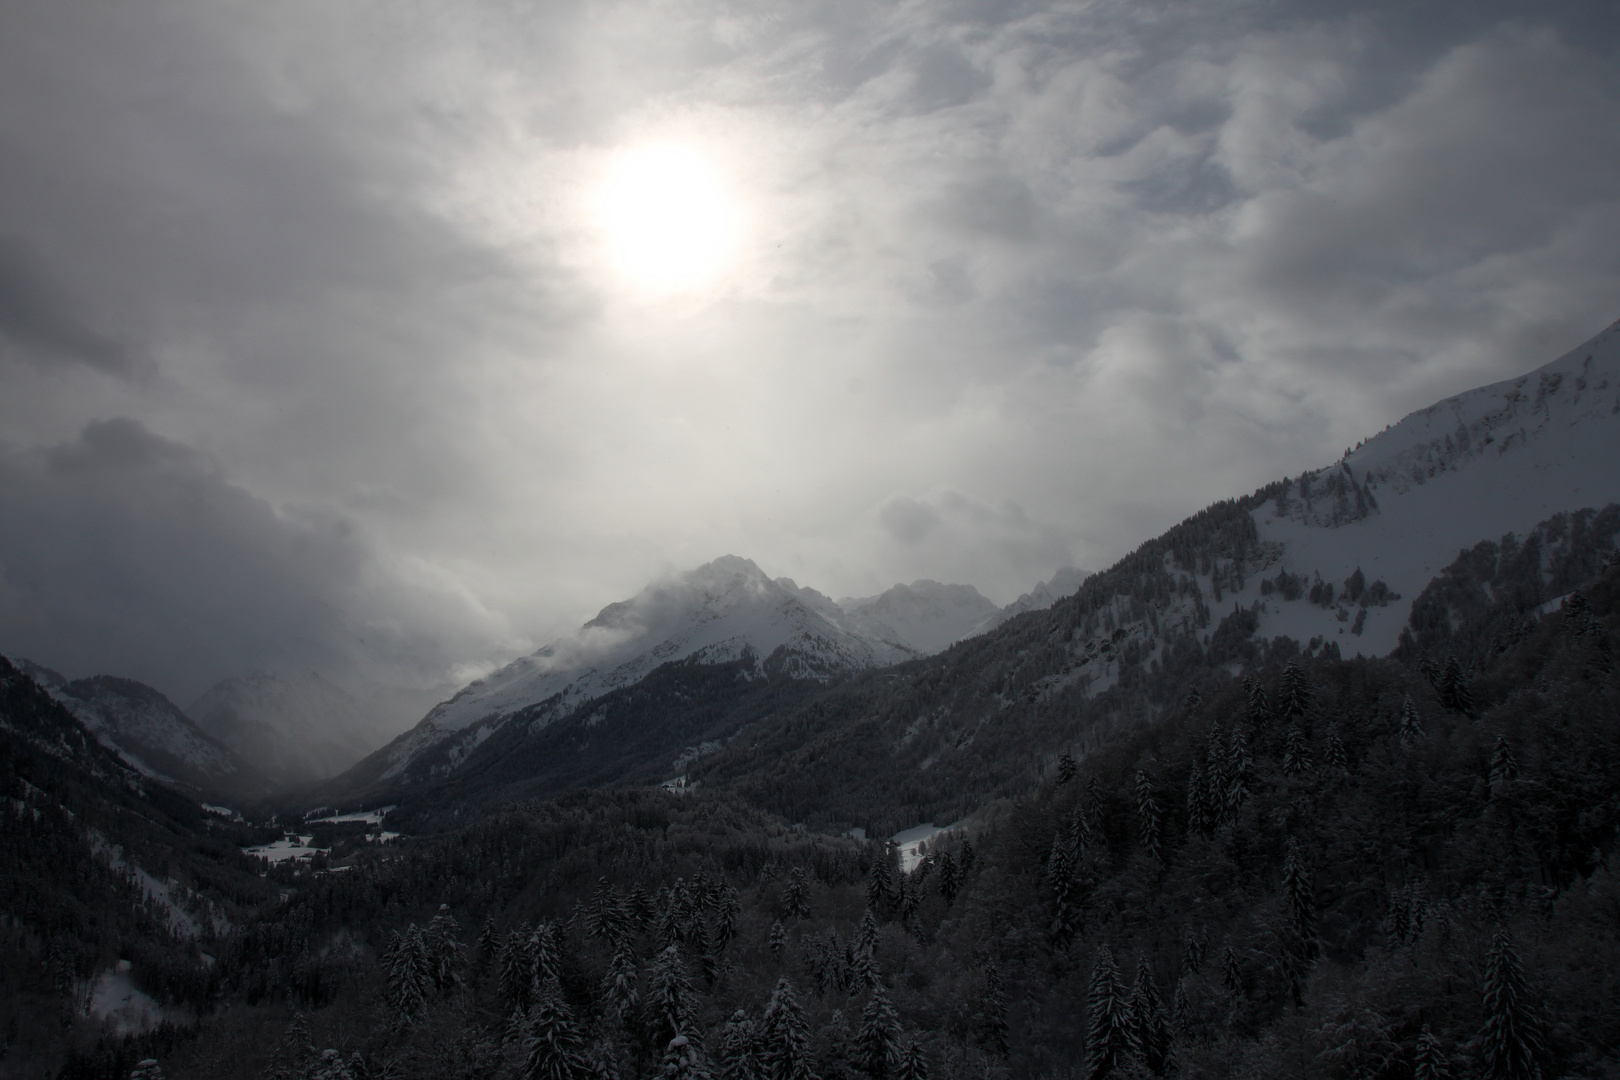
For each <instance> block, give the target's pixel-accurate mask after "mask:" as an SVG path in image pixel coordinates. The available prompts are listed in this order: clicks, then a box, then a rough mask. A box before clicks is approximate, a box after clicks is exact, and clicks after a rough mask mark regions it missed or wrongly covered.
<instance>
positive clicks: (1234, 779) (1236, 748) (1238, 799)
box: [1222, 724, 1254, 821]
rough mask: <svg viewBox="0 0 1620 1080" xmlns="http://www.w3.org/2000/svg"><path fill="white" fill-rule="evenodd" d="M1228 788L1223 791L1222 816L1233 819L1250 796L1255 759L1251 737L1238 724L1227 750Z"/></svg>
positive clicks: (1233, 730) (1226, 778) (1226, 776)
mask: <svg viewBox="0 0 1620 1080" xmlns="http://www.w3.org/2000/svg"><path fill="white" fill-rule="evenodd" d="M1225 772H1226V775H1225V781H1226V790H1225V791H1224V792H1223V799H1224V805H1223V807H1222V811H1223V813H1222V817H1223V819H1224V820H1226V821H1231V820H1233V819H1234V818H1236V817H1237V814H1238V811H1239V810H1241V809H1242V808H1243V801H1244V799H1245V798H1247V797H1248V794H1249V786H1250V784H1251V783H1252V777H1253V773H1254V760H1253V759H1252V758H1251V757H1250V756H1249V737H1248V735H1247V734H1246V733H1245V732H1244V730H1243V725H1242V724H1238V725H1236V726H1234V727H1233V728H1232V741H1231V744H1230V746H1229V747H1228V749H1227V752H1226V770H1225Z"/></svg>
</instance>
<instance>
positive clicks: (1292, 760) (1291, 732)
mask: <svg viewBox="0 0 1620 1080" xmlns="http://www.w3.org/2000/svg"><path fill="white" fill-rule="evenodd" d="M1310 767H1311V748H1310V743H1309V742H1307V741H1306V739H1305V729H1304V728H1303V727H1301V726H1300V723H1299V721H1298V720H1297V719H1296V720H1290V721H1289V723H1288V738H1287V741H1286V743H1285V744H1284V747H1283V772H1284V773H1286V774H1288V775H1289V776H1299V775H1301V774H1302V773H1305V772H1308V771H1309V770H1310Z"/></svg>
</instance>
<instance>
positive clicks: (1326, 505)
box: [1228, 323, 1620, 656]
mask: <svg viewBox="0 0 1620 1080" xmlns="http://www.w3.org/2000/svg"><path fill="white" fill-rule="evenodd" d="M1616 501H1620V323H1616V324H1615V325H1614V326H1611V327H1609V328H1608V329H1607V330H1605V331H1603V332H1602V333H1600V334H1598V335H1597V336H1596V337H1595V338H1593V339H1592V340H1591V341H1589V342H1587V343H1585V344H1584V345H1582V346H1580V347H1579V348H1576V349H1573V350H1571V351H1570V352H1568V353H1566V354H1564V355H1563V356H1561V357H1559V358H1558V359H1556V360H1554V361H1553V362H1552V363H1550V364H1547V365H1545V366H1543V367H1541V368H1538V369H1537V370H1535V371H1532V372H1530V373H1529V374H1526V375H1522V376H1519V377H1518V378H1516V379H1509V380H1505V381H1503V382H1499V383H1494V384H1492V385H1489V386H1483V387H1480V388H1479V389H1477V390H1471V391H1469V392H1467V393H1464V394H1458V395H1457V396H1455V397H1451V398H1447V399H1446V400H1444V401H1441V402H1438V403H1437V404H1435V405H1432V406H1430V407H1429V408H1427V409H1423V410H1420V411H1418V412H1415V413H1413V414H1412V415H1410V416H1408V417H1406V418H1405V419H1403V420H1402V421H1401V422H1400V423H1398V424H1396V425H1394V426H1393V427H1391V428H1389V429H1387V430H1385V431H1384V432H1382V433H1381V434H1379V435H1377V436H1375V437H1374V438H1372V439H1369V440H1367V442H1366V443H1364V444H1363V445H1362V446H1360V447H1358V448H1357V449H1356V450H1355V451H1354V452H1352V453H1351V454H1349V455H1348V456H1347V457H1346V458H1345V459H1344V460H1343V461H1341V462H1340V463H1338V464H1337V465H1334V466H1330V467H1329V468H1326V469H1320V470H1317V471H1315V472H1311V473H1307V474H1305V475H1303V476H1302V477H1300V479H1299V481H1298V482H1296V483H1289V482H1287V481H1285V482H1284V484H1283V486H1282V489H1281V490H1280V491H1278V492H1277V493H1276V494H1275V495H1274V497H1273V498H1272V500H1271V503H1270V505H1269V506H1268V507H1266V508H1264V509H1260V510H1257V511H1256V512H1255V522H1256V526H1257V528H1258V530H1259V536H1260V539H1261V542H1262V543H1263V544H1265V545H1268V547H1274V549H1275V550H1276V551H1277V552H1278V557H1277V559H1276V561H1275V562H1274V563H1272V564H1270V565H1268V566H1267V567H1266V568H1265V569H1264V570H1262V571H1260V573H1261V574H1262V575H1271V576H1272V578H1273V583H1274V584H1275V578H1276V574H1279V573H1288V574H1291V575H1295V576H1298V577H1300V578H1302V579H1306V580H1305V589H1306V590H1309V588H1310V587H1311V585H1312V584H1314V583H1315V581H1316V580H1317V579H1318V578H1320V580H1321V581H1322V583H1323V585H1324V586H1327V585H1332V586H1333V587H1334V590H1335V596H1336V599H1329V600H1326V601H1325V602H1324V601H1318V602H1317V603H1315V604H1312V603H1309V602H1286V601H1280V600H1279V599H1278V597H1279V596H1280V592H1281V590H1280V589H1279V590H1277V592H1276V593H1268V594H1264V595H1262V592H1261V589H1262V588H1263V587H1264V586H1263V584H1262V583H1258V582H1248V583H1246V587H1245V588H1243V589H1241V590H1238V591H1237V592H1236V594H1235V595H1234V596H1231V597H1229V598H1228V600H1235V601H1236V602H1237V603H1240V604H1249V603H1253V602H1256V601H1259V602H1260V604H1261V611H1260V616H1261V618H1260V624H1259V632H1260V633H1262V634H1266V635H1276V634H1287V635H1290V636H1292V637H1296V638H1298V639H1299V640H1301V641H1308V640H1310V639H1311V638H1313V637H1317V636H1321V637H1323V638H1325V639H1328V640H1335V639H1337V640H1340V642H1341V644H1342V647H1343V648H1344V650H1345V651H1346V652H1347V653H1356V652H1359V653H1364V654H1366V655H1369V656H1381V655H1384V654H1386V653H1388V652H1389V651H1390V650H1392V649H1393V648H1394V647H1395V645H1396V643H1397V641H1398V640H1399V637H1400V633H1401V631H1402V629H1403V628H1404V627H1405V625H1406V620H1407V615H1408V613H1409V612H1410V610H1411V604H1412V600H1413V599H1414V598H1415V597H1416V596H1417V595H1418V593H1419V592H1421V591H1422V589H1423V587H1424V586H1425V585H1426V584H1427V583H1428V582H1429V580H1430V579H1432V578H1433V577H1434V576H1435V575H1436V574H1438V573H1440V571H1441V569H1442V568H1443V567H1445V566H1446V565H1447V564H1449V563H1450V562H1451V561H1452V559H1453V558H1455V557H1456V555H1457V552H1458V551H1459V550H1461V549H1463V548H1467V547H1472V546H1473V545H1474V544H1476V543H1478V542H1479V541H1481V540H1496V539H1498V538H1499V537H1501V536H1502V534H1504V533H1507V532H1514V533H1517V534H1519V535H1521V536H1522V535H1524V534H1525V532H1527V531H1528V530H1529V529H1531V528H1532V527H1534V526H1535V525H1536V524H1537V523H1538V522H1540V521H1543V520H1545V519H1547V518H1549V517H1551V516H1553V515H1554V514H1557V513H1560V512H1563V511H1571V510H1576V509H1579V508H1581V507H1593V508H1601V507H1602V506H1604V505H1606V504H1607V503H1610V502H1616ZM1358 568H1359V569H1360V571H1361V573H1362V578H1363V580H1364V581H1366V582H1368V583H1371V582H1374V581H1380V580H1381V581H1383V582H1385V583H1386V584H1387V586H1388V589H1389V591H1390V592H1391V593H1393V594H1398V596H1399V599H1394V598H1391V599H1389V600H1388V601H1387V602H1385V603H1383V604H1374V605H1370V606H1365V607H1364V606H1363V605H1362V604H1361V603H1360V602H1359V600H1352V601H1349V602H1345V600H1344V589H1345V586H1346V583H1347V582H1349V581H1350V579H1351V578H1352V577H1353V575H1354V574H1355V573H1356V571H1357V569H1358ZM1251 576H1252V575H1251ZM1363 610H1365V611H1366V612H1367V614H1366V616H1365V617H1364V618H1362V619H1361V623H1362V625H1361V628H1360V631H1359V632H1358V631H1357V629H1356V624H1357V619H1358V617H1359V616H1360V613H1361V611H1363Z"/></svg>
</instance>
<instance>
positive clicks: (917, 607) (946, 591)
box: [838, 580, 1001, 654]
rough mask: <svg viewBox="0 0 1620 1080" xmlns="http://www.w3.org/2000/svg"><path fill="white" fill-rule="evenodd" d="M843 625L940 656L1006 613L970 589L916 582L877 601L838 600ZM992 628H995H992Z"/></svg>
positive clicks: (887, 593)
mask: <svg viewBox="0 0 1620 1080" xmlns="http://www.w3.org/2000/svg"><path fill="white" fill-rule="evenodd" d="M838 608H839V609H840V611H841V612H842V616H841V618H840V619H839V625H841V626H842V627H843V628H844V629H846V630H848V631H849V632H850V633H853V634H859V635H861V636H862V637H866V638H872V639H874V640H877V641H893V642H898V643H900V644H902V645H906V646H909V647H910V648H912V649H915V650H917V651H918V652H919V653H924V654H930V653H936V652H939V651H941V650H943V649H947V648H949V647H950V646H951V645H953V644H955V643H956V642H958V641H960V640H961V639H962V638H964V637H968V636H970V635H972V634H976V633H980V632H982V631H983V630H984V629H987V628H988V627H987V626H986V620H989V619H992V618H994V617H995V616H997V615H998V614H1000V612H1001V609H1000V608H998V607H996V605H995V604H994V603H993V602H992V601H990V600H989V599H987V598H986V597H985V596H983V595H982V594H981V593H980V592H979V590H978V589H975V588H974V587H973V586H971V585H942V584H940V583H939V582H937V581H928V580H922V581H913V582H912V583H911V584H910V585H896V586H894V587H893V588H891V589H889V590H888V591H887V592H884V593H881V594H879V595H878V596H868V597H864V598H861V599H855V598H845V599H842V600H839V601H838ZM991 625H993V624H991Z"/></svg>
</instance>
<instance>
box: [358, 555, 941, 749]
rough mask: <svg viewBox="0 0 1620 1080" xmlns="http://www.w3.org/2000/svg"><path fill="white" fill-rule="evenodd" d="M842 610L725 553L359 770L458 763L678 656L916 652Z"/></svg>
mask: <svg viewBox="0 0 1620 1080" xmlns="http://www.w3.org/2000/svg"><path fill="white" fill-rule="evenodd" d="M846 619H847V616H846V614H845V613H844V612H843V610H842V609H841V608H839V606H838V605H837V604H835V603H833V601H831V600H829V599H828V598H827V597H826V596H824V595H822V594H821V593H818V592H816V591H815V590H814V589H805V588H800V587H799V586H798V585H796V584H795V583H794V582H793V581H792V580H790V579H788V578H779V579H776V580H772V579H771V578H770V577H769V576H767V575H766V574H765V572H764V571H763V570H761V569H760V568H759V567H758V566H756V565H754V563H753V562H751V561H750V560H748V559H744V558H739V557H738V556H735V555H727V556H724V557H723V558H719V559H716V560H715V561H713V562H711V563H707V564H705V565H703V566H700V567H698V568H697V569H696V570H692V571H689V572H687V573H684V574H680V575H677V576H674V577H671V578H669V579H667V580H664V581H659V582H655V583H654V584H652V585H649V586H647V587H646V588H645V589H643V590H642V591H641V592H640V593H638V594H637V595H636V596H635V597H633V598H632V599H629V600H624V601H621V602H619V603H616V604H609V605H608V606H607V607H605V608H603V609H602V611H601V612H600V613H599V614H598V615H597V616H596V618H594V619H592V620H591V621H590V622H587V623H586V624H585V625H584V626H581V627H580V628H579V629H578V630H577V631H575V632H574V633H572V634H570V635H568V636H567V637H564V638H560V639H559V640H557V641H554V642H552V643H551V644H549V645H547V646H545V647H544V648H542V649H540V650H539V651H537V652H535V653H533V654H531V655H529V656H524V657H520V658H519V659H517V660H514V661H513V662H512V663H510V664H508V665H506V666H505V667H503V668H501V669H500V670H498V671H496V672H494V673H493V674H491V675H489V676H487V677H486V678H483V679H480V680H478V681H477V682H474V683H472V684H471V685H470V686H467V687H466V688H465V689H463V690H462V691H461V692H460V693H458V694H456V695H455V696H454V697H452V698H451V699H450V700H449V701H446V702H443V703H442V704H440V705H438V706H435V707H434V708H433V710H432V711H431V712H429V713H428V714H427V716H426V717H424V718H423V719H422V721H421V723H419V724H417V725H416V727H414V728H412V729H411V730H410V731H408V732H406V733H405V734H403V735H401V736H400V737H399V738H397V739H395V740H394V741H393V742H391V743H389V744H388V745H387V746H386V747H384V748H383V749H382V750H381V751H379V752H378V753H377V754H375V755H373V756H372V757H371V758H370V759H368V760H367V761H365V762H363V763H362V764H361V766H360V767H359V768H357V769H356V770H355V771H356V773H357V774H359V775H360V776H362V777H364V778H366V779H370V778H373V777H375V778H378V779H383V780H387V779H390V778H393V777H397V776H400V775H402V774H403V773H405V772H406V771H407V770H408V769H409V768H410V767H411V765H412V763H413V762H416V761H418V760H419V759H420V758H421V757H422V755H423V754H426V753H428V752H429V751H438V752H439V755H438V756H437V757H436V760H439V761H440V762H442V765H443V766H444V767H453V766H455V765H456V764H458V763H460V762H461V761H462V760H464V759H465V758H466V755H467V754H469V753H470V752H471V751H473V750H474V749H476V748H477V747H478V746H479V744H481V743H482V742H483V741H484V740H485V739H487V738H489V736H490V735H492V734H493V733H494V732H495V731H496V730H497V729H499V728H500V727H501V726H502V725H503V724H505V723H506V722H507V721H508V720H510V719H511V718H512V717H514V716H515V715H517V714H519V713H521V714H522V717H523V721H524V722H525V723H527V724H529V725H531V727H535V728H538V727H542V726H544V725H545V724H548V723H550V722H551V721H552V720H555V719H557V718H558V717H560V716H563V715H565V714H566V713H567V712H569V711H570V710H572V709H574V708H575V707H577V706H579V705H581V704H583V703H584V702H587V701H591V700H593V699H595V698H598V697H600V696H602V695H603V694H606V693H609V692H610V691H613V690H616V689H619V688H621V687H626V686H630V685H632V684H634V683H637V682H639V681H641V680H642V679H643V678H645V677H646V676H647V675H648V674H650V673H651V672H652V671H653V670H654V669H655V668H657V667H659V666H660V665H663V664H667V663H671V662H676V661H684V662H686V663H694V664H719V663H727V662H731V661H735V660H739V659H743V658H746V657H752V660H753V667H754V670H755V671H756V672H758V673H760V674H766V673H779V674H782V675H787V676H790V677H794V678H807V679H825V678H829V677H832V676H836V675H841V674H846V673H849V672H853V671H859V670H862V669H865V668H871V667H880V666H883V665H887V664H892V663H896V662H898V661H900V660H905V659H908V658H910V657H912V656H916V655H918V653H919V651H920V650H917V649H914V648H912V647H910V646H908V645H906V644H904V643H903V642H901V641H898V640H893V639H892V638H889V639H885V638H878V637H868V636H865V635H862V634H860V633H857V632H854V631H853V630H851V629H849V628H847V627H846V626H844V625H843V624H844V623H845V621H846ZM896 636H897V635H896Z"/></svg>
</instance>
